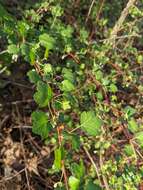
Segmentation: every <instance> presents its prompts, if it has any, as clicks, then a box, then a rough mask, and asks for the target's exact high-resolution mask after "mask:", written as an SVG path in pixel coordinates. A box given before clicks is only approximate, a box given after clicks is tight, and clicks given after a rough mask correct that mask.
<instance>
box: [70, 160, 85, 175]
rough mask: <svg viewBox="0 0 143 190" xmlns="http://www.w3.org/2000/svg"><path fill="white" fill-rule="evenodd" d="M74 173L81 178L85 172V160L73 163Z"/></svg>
mask: <svg viewBox="0 0 143 190" xmlns="http://www.w3.org/2000/svg"><path fill="white" fill-rule="evenodd" d="M71 170H72V174H73V175H74V176H75V177H77V178H78V179H81V178H82V177H83V176H84V174H85V167H84V164H83V161H82V160H80V163H79V164H77V163H73V164H72V165H71Z"/></svg>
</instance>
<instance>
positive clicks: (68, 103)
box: [62, 100, 71, 110]
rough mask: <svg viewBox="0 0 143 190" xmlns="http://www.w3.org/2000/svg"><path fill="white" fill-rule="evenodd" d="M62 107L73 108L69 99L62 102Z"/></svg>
mask: <svg viewBox="0 0 143 190" xmlns="http://www.w3.org/2000/svg"><path fill="white" fill-rule="evenodd" d="M62 108H63V110H68V109H70V108H71V106H70V102H69V101H67V100H64V101H63V102H62Z"/></svg>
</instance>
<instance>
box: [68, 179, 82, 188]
mask: <svg viewBox="0 0 143 190" xmlns="http://www.w3.org/2000/svg"><path fill="white" fill-rule="evenodd" d="M79 183H80V181H79V179H77V178H76V177H74V176H70V177H69V186H70V190H78V188H79Z"/></svg>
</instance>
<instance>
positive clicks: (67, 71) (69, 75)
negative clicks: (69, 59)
mask: <svg viewBox="0 0 143 190" xmlns="http://www.w3.org/2000/svg"><path fill="white" fill-rule="evenodd" d="M62 73H63V77H64V79H65V80H68V81H70V82H71V83H74V74H73V73H72V71H71V70H70V69H66V68H64V69H63V70H62Z"/></svg>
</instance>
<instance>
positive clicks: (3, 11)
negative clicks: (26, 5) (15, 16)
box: [0, 4, 12, 20]
mask: <svg viewBox="0 0 143 190" xmlns="http://www.w3.org/2000/svg"><path fill="white" fill-rule="evenodd" d="M0 18H3V19H5V20H12V16H11V15H10V14H9V13H8V12H7V10H6V9H5V8H4V7H3V6H2V5H1V4H0Z"/></svg>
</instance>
